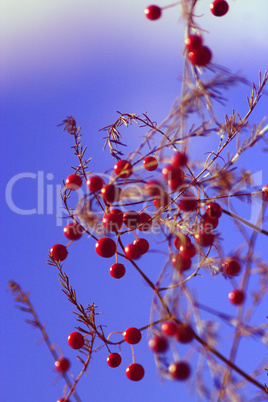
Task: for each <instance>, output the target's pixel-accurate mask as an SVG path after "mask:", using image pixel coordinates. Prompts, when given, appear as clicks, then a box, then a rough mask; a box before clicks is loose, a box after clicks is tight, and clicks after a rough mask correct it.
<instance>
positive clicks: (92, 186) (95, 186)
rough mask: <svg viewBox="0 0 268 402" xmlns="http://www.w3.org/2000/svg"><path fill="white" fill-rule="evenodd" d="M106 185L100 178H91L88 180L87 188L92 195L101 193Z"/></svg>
mask: <svg viewBox="0 0 268 402" xmlns="http://www.w3.org/2000/svg"><path fill="white" fill-rule="evenodd" d="M103 185H104V181H103V180H102V178H101V177H100V176H91V177H90V178H89V179H88V180H87V186H88V188H89V190H90V191H92V193H96V192H97V191H100V190H101V188H102V186H103Z"/></svg>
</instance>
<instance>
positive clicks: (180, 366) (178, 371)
mask: <svg viewBox="0 0 268 402" xmlns="http://www.w3.org/2000/svg"><path fill="white" fill-rule="evenodd" d="M168 371H169V373H170V375H171V377H172V378H173V379H174V380H181V381H183V380H187V378H189V377H190V374H191V369H190V366H189V364H188V363H186V362H175V363H171V364H170V365H169V367H168Z"/></svg>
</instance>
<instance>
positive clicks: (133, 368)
mask: <svg viewBox="0 0 268 402" xmlns="http://www.w3.org/2000/svg"><path fill="white" fill-rule="evenodd" d="M123 337H124V339H125V341H126V342H127V343H129V344H130V345H136V344H137V343H139V342H140V340H141V332H140V330H139V329H138V328H135V327H130V328H127V329H126V330H125V331H124V332H123ZM121 362H122V358H121V356H120V354H119V353H110V354H109V356H108V357H107V364H108V366H110V367H113V368H115V367H118V366H120V364H121ZM144 373H145V371H144V368H143V366H142V365H141V364H138V363H135V362H133V363H131V364H130V365H129V366H128V367H127V368H126V375H127V378H128V379H129V380H132V381H140V380H141V379H142V378H143V377H144Z"/></svg>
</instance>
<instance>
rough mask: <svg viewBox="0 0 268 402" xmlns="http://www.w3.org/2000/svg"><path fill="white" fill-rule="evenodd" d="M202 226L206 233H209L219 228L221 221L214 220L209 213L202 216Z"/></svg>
mask: <svg viewBox="0 0 268 402" xmlns="http://www.w3.org/2000/svg"><path fill="white" fill-rule="evenodd" d="M200 224H201V225H202V227H203V228H204V231H205V232H206V233H209V232H211V231H212V230H213V229H215V228H216V227H217V226H218V224H219V219H218V218H212V217H211V216H209V215H208V214H207V213H205V214H204V215H203V216H201V220H200Z"/></svg>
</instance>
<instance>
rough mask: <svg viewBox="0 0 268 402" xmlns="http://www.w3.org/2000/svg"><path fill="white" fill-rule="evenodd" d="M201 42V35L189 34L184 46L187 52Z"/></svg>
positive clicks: (196, 47) (198, 45)
mask: <svg viewBox="0 0 268 402" xmlns="http://www.w3.org/2000/svg"><path fill="white" fill-rule="evenodd" d="M202 42H203V41H202V38H201V36H199V35H189V36H188V38H186V39H185V47H186V49H187V50H188V51H189V52H191V51H192V50H195V49H198V48H199V47H200V46H201V45H202ZM184 164H185V163H184ZM181 166H183V165H181Z"/></svg>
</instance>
